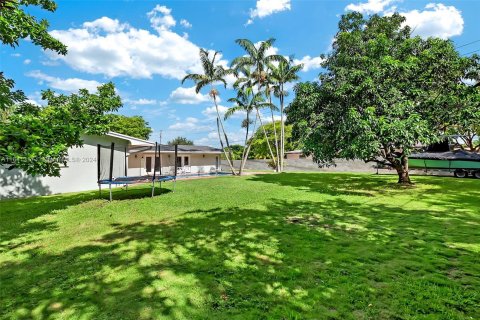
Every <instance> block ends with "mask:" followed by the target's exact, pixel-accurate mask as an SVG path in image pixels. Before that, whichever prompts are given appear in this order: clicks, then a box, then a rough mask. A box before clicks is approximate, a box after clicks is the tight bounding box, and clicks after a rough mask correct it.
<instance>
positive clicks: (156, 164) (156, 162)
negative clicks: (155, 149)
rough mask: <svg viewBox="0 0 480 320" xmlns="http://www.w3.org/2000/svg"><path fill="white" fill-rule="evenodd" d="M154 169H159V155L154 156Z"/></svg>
mask: <svg viewBox="0 0 480 320" xmlns="http://www.w3.org/2000/svg"><path fill="white" fill-rule="evenodd" d="M155 171H160V157H156V158H155Z"/></svg>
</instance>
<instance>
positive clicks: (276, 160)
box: [256, 68, 279, 172]
mask: <svg viewBox="0 0 480 320" xmlns="http://www.w3.org/2000/svg"><path fill="white" fill-rule="evenodd" d="M257 75H258V84H257V89H258V92H260V88H261V85H260V83H261V71H260V68H257ZM256 109H257V117H258V120H259V121H260V126H261V127H262V129H263V133H264V134H265V140H267V146H268V150H269V151H270V156H271V157H272V161H273V163H274V164H275V171H277V172H278V166H279V163H278V158H277V159H275V156H274V155H273V152H272V147H271V146H270V141H269V140H268V136H267V132H266V131H265V127H264V126H263V123H262V118H261V116H260V112H259V111H258V108H256Z"/></svg>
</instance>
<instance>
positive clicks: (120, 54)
mask: <svg viewBox="0 0 480 320" xmlns="http://www.w3.org/2000/svg"><path fill="white" fill-rule="evenodd" d="M148 17H149V18H150V22H151V25H152V28H154V29H155V30H156V31H157V33H152V32H150V31H148V30H144V29H137V28H134V27H132V26H130V25H128V24H124V23H120V22H119V21H118V20H114V19H111V18H108V17H103V18H100V19H97V20H94V21H91V22H85V23H84V24H83V25H82V27H81V28H71V29H68V30H53V31H52V32H51V35H52V36H54V37H55V38H57V39H59V40H60V41H62V42H63V43H65V44H66V45H67V46H68V54H67V55H66V56H62V55H57V54H56V53H54V52H52V51H48V56H49V57H50V59H51V60H52V61H58V60H61V61H64V62H65V63H66V64H68V65H69V66H70V67H72V68H73V69H76V70H79V71H83V72H88V73H92V74H102V75H105V76H107V77H118V76H129V77H132V78H151V77H152V76H153V75H160V76H162V77H165V78H174V79H182V78H183V77H184V76H185V75H186V74H187V73H189V72H194V71H198V70H201V66H200V62H199V59H198V51H199V47H198V46H197V45H195V44H194V43H192V42H190V41H189V40H188V39H186V38H185V37H184V36H182V35H179V34H177V33H175V32H173V31H171V30H170V28H171V27H172V26H174V25H175V19H173V17H172V16H171V10H170V9H168V8H166V7H164V6H156V7H155V9H153V10H152V11H151V12H149V13H148Z"/></svg>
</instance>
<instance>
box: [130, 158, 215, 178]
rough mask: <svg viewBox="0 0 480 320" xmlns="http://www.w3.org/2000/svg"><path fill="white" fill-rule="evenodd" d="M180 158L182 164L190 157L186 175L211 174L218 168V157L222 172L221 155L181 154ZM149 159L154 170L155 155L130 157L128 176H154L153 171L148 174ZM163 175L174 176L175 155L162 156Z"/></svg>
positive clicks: (180, 171) (185, 171)
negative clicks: (149, 158)
mask: <svg viewBox="0 0 480 320" xmlns="http://www.w3.org/2000/svg"><path fill="white" fill-rule="evenodd" d="M135 156H136V157H135ZM178 156H179V157H182V162H183V161H184V159H183V158H184V157H185V156H188V157H189V158H190V159H189V165H188V166H185V167H184V169H185V170H183V172H184V173H209V172H211V171H213V170H215V166H216V157H218V158H219V170H221V160H220V155H219V154H218V155H217V154H199V153H183V152H182V153H179V154H178ZM147 157H151V158H152V160H151V161H152V170H153V167H154V162H155V159H154V157H155V155H154V153H150V152H146V153H137V154H132V155H129V157H128V175H129V176H138V175H146V174H153V171H151V172H147V170H146V163H147V160H146V158H147ZM161 157H162V159H161V162H162V174H173V173H174V172H173V171H174V170H175V169H174V166H175V160H174V159H175V155H174V154H173V153H168V154H162V155H161ZM181 169H182V168H179V174H180V173H182V170H181Z"/></svg>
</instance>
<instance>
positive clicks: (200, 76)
mask: <svg viewBox="0 0 480 320" xmlns="http://www.w3.org/2000/svg"><path fill="white" fill-rule="evenodd" d="M187 80H193V81H194V82H198V81H202V80H204V75H203V74H195V73H192V74H187V75H186V76H185V77H183V79H182V84H183V83H184V82H185V81H187Z"/></svg>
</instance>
